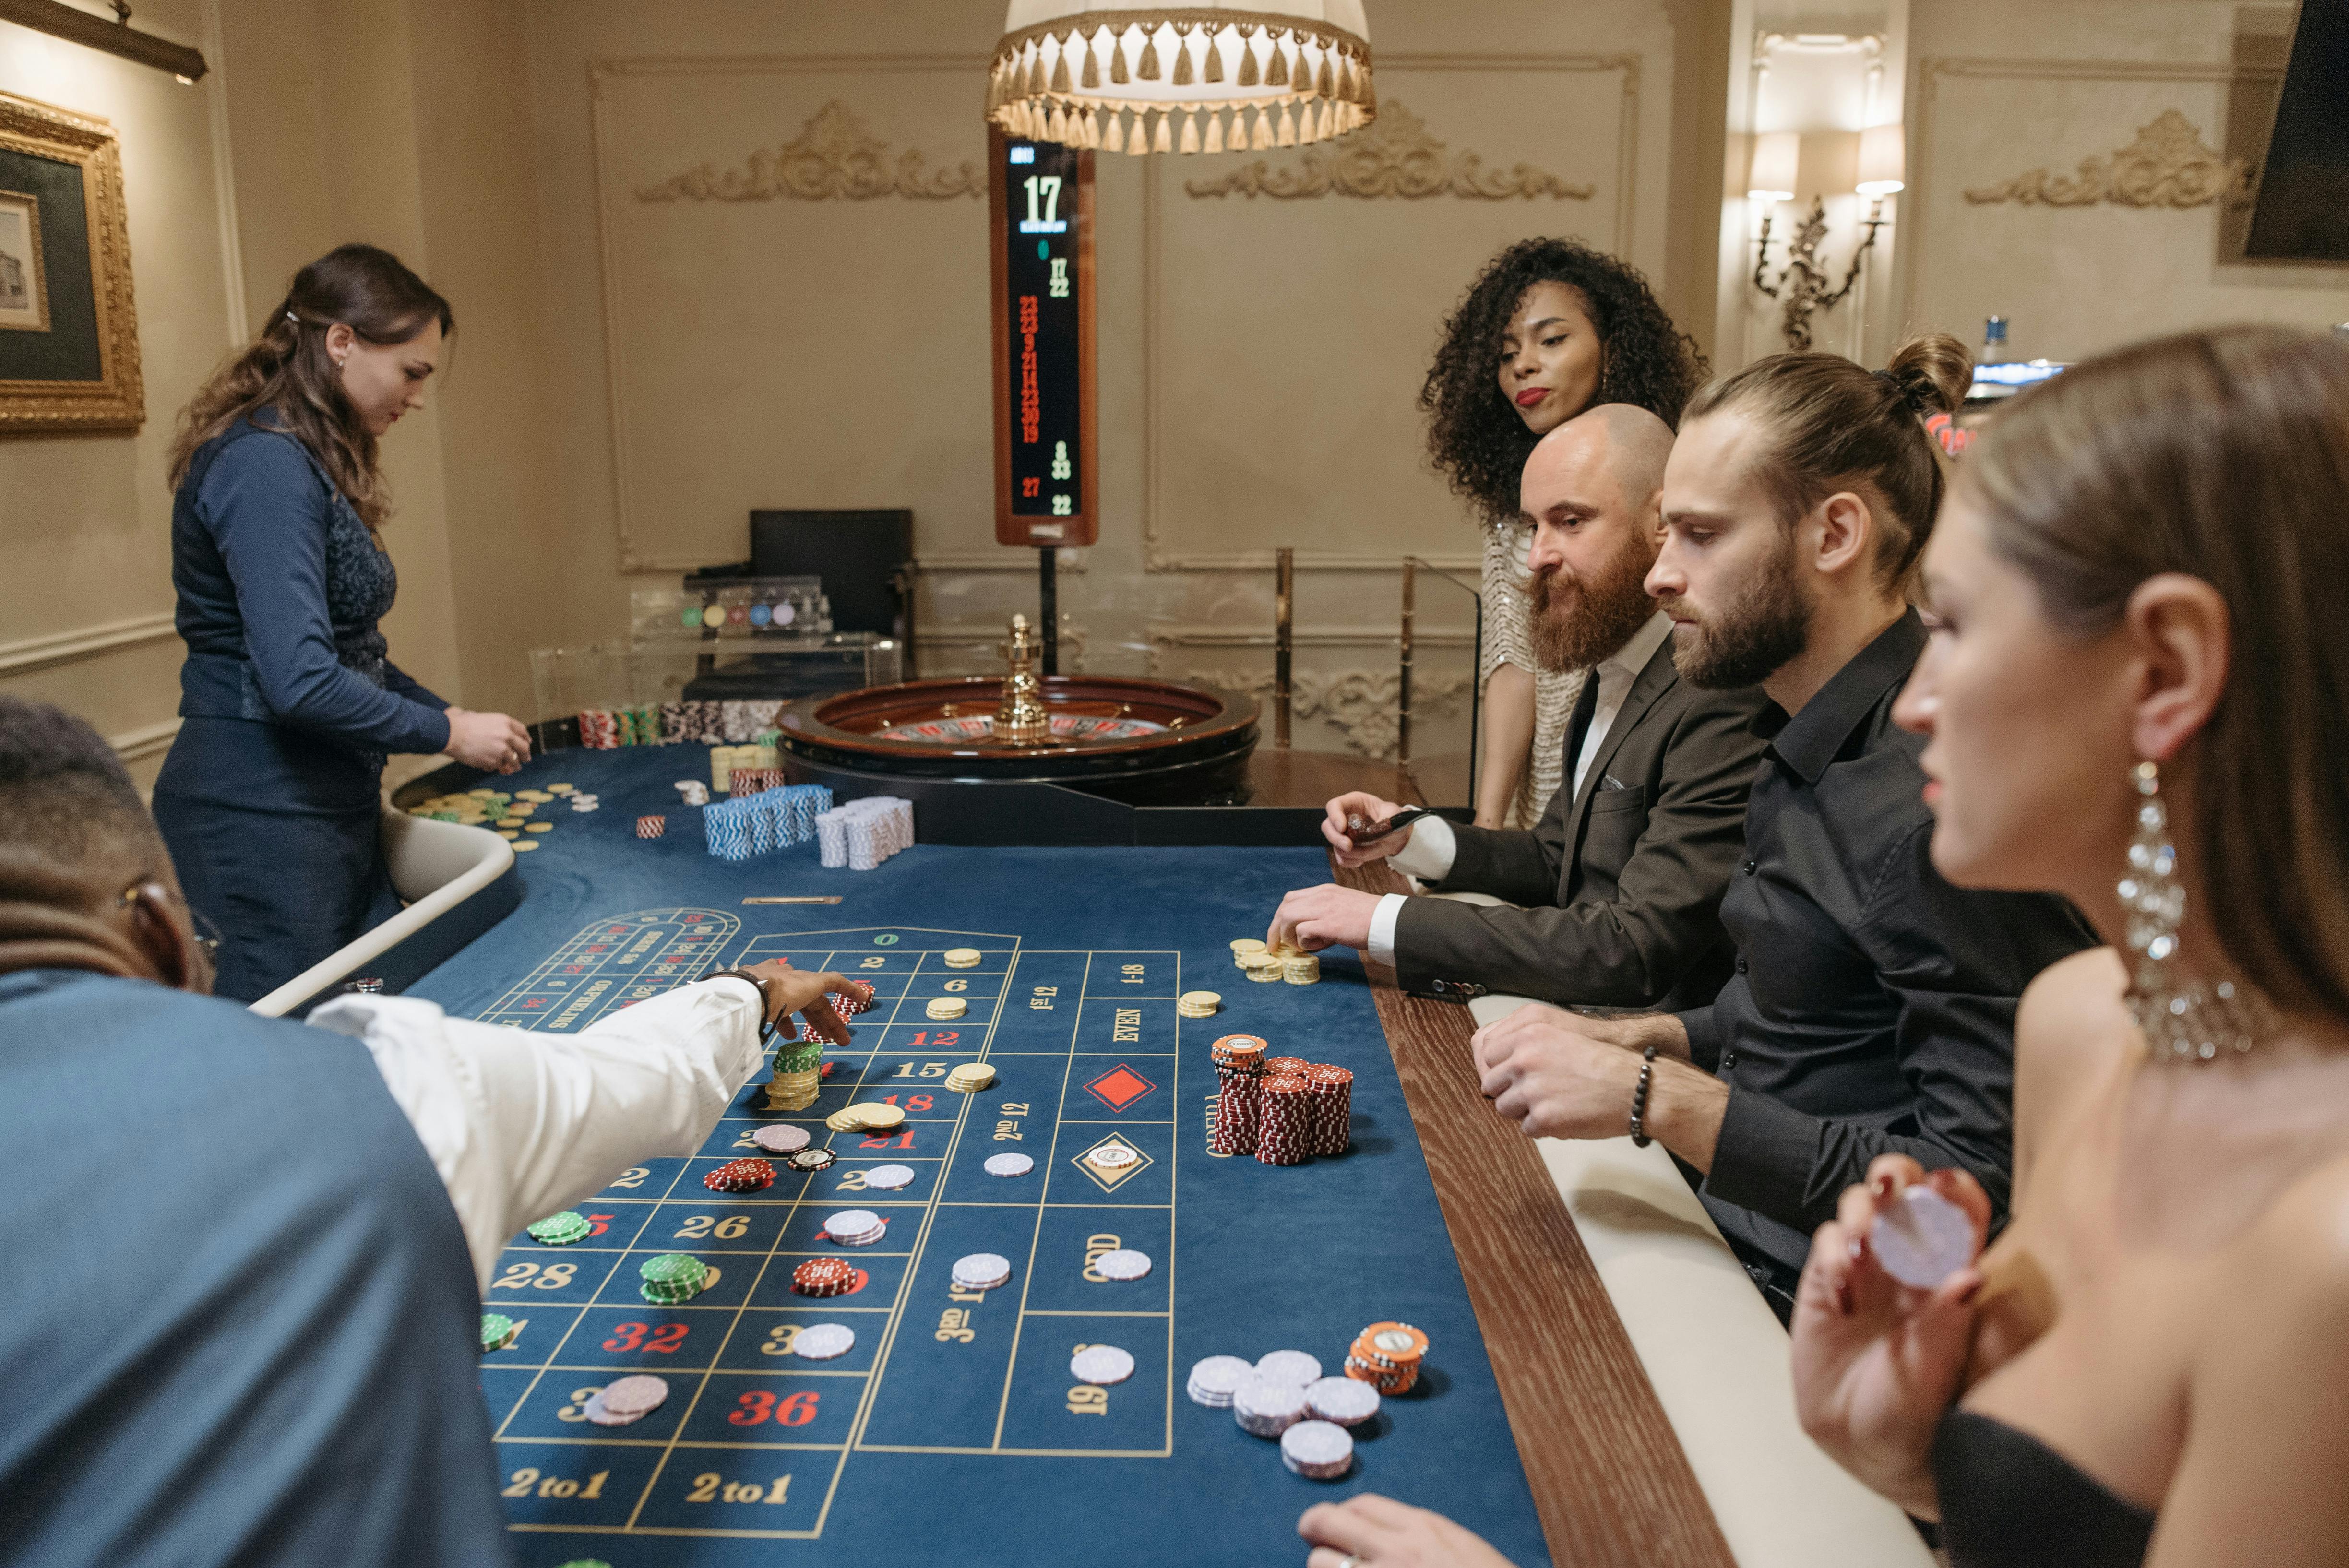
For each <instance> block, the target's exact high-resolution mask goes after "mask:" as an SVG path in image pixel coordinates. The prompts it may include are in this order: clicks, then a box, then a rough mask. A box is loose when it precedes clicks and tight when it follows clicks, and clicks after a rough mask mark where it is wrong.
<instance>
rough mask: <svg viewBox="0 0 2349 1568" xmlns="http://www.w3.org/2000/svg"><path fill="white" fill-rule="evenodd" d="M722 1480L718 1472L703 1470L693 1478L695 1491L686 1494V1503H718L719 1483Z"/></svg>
mask: <svg viewBox="0 0 2349 1568" xmlns="http://www.w3.org/2000/svg"><path fill="white" fill-rule="evenodd" d="M720 1479H721V1478H720V1477H719V1474H718V1472H717V1471H716V1470H703V1471H702V1472H701V1473H700V1474H699V1475H698V1476H695V1477H694V1478H693V1490H692V1491H688V1492H687V1493H686V1494H685V1501H688V1502H715V1501H718V1482H719V1480H720Z"/></svg>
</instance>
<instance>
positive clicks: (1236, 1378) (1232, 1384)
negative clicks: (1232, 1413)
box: [1183, 1356, 1256, 1410]
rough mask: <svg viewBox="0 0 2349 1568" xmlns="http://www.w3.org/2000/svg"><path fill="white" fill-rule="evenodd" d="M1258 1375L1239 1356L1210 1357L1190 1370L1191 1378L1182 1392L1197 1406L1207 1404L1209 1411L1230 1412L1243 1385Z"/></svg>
mask: <svg viewBox="0 0 2349 1568" xmlns="http://www.w3.org/2000/svg"><path fill="white" fill-rule="evenodd" d="M1255 1376H1256V1367H1254V1366H1252V1365H1251V1364H1250V1363H1248V1362H1247V1361H1244V1360H1242V1359H1241V1358H1240V1357H1237V1356H1210V1357H1207V1358H1206V1360H1204V1361H1202V1362H1199V1363H1198V1364H1197V1365H1196V1366H1195V1367H1192V1368H1191V1379H1190V1381H1189V1382H1188V1383H1186V1384H1185V1385H1184V1387H1183V1391H1184V1392H1185V1394H1188V1395H1190V1396H1191V1402H1192V1403H1193V1404H1195V1405H1205V1406H1206V1407H1207V1408H1209V1409H1210V1410H1228V1409H1230V1408H1232V1396H1233V1395H1234V1394H1237V1393H1238V1392H1239V1387H1240V1385H1241V1384H1243V1383H1245V1382H1247V1380H1248V1379H1249V1378H1251V1377H1255Z"/></svg>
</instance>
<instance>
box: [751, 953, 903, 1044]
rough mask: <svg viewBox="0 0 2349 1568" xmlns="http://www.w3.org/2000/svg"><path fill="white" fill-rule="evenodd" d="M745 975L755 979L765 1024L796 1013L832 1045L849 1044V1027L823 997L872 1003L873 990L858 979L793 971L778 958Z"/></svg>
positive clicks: (752, 969) (755, 965) (799, 970)
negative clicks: (830, 995) (764, 1008)
mask: <svg viewBox="0 0 2349 1568" xmlns="http://www.w3.org/2000/svg"><path fill="white" fill-rule="evenodd" d="M747 973H749V974H750V975H754V976H756V977H757V979H758V982H759V995H761V997H763V998H764V999H765V1001H766V1004H767V1022H769V1023H774V1022H776V1021H777V1020H779V1019H781V1018H782V1017H783V1016H786V1015H787V1014H792V1013H797V1014H798V1015H799V1016H801V1017H802V1018H805V1019H806V1020H807V1024H808V1027H809V1028H811V1029H812V1030H814V1031H815V1032H816V1033H817V1034H819V1035H821V1036H823V1037H824V1038H825V1039H827V1040H830V1041H831V1042H832V1043H833V1045H835V1046H844V1045H846V1044H848V1026H847V1024H846V1023H844V1022H843V1021H842V1019H841V1016H840V1015H839V1014H838V1013H837V1012H835V1011H833V1006H832V1004H831V1002H830V1001H828V1000H826V999H825V995H824V994H825V993H826V992H833V993H836V994H837V995H843V996H855V997H858V998H860V999H862V1000H863V1001H864V1002H866V1003H870V1002H871V1001H872V1000H873V987H872V986H870V985H865V984H864V982H863V981H861V980H851V979H850V978H848V976H846V975H831V974H812V973H810V972H809V971H807V970H804V969H794V968H792V966H791V965H788V964H786V963H784V962H783V961H782V960H781V959H780V958H770V959H769V960H767V961H766V962H765V963H764V964H754V965H750V968H749V970H748V971H747Z"/></svg>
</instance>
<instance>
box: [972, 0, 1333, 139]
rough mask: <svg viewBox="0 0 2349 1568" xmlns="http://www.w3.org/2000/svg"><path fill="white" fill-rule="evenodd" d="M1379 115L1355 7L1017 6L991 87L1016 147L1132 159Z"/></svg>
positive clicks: (1267, 3)
mask: <svg viewBox="0 0 2349 1568" xmlns="http://www.w3.org/2000/svg"><path fill="white" fill-rule="evenodd" d="M1377 114H1378V96H1377V94H1376V93H1375V92H1374V91H1373V90H1372V88H1371V40H1370V29H1369V28H1368V26H1366V25H1365V24H1364V23H1363V20H1362V7H1361V0H1252V3H1251V4H1248V5H1217V4H1215V3H1214V0H1206V3H1205V4H1192V5H1126V6H1109V5H1086V4H1084V3H1083V0H1011V9H1010V14H1009V15H1007V16H1006V17H1005V18H1004V22H1003V41H1002V42H1001V43H999V44H998V45H997V46H995V64H994V67H993V70H992V72H991V74H990V76H989V77H988V87H987V117H988V119H991V120H993V121H995V122H996V123H997V124H998V125H1000V126H1001V127H1003V129H1005V130H1006V131H1007V132H1009V134H1011V135H1013V136H1024V137H1028V138H1030V139H1035V140H1040V141H1059V142H1065V143H1067V144H1069V145H1070V146H1072V147H1091V148H1098V149H1099V150H1102V151H1103V152H1127V153H1132V154H1134V155H1136V156H1141V155H1143V154H1147V153H1152V152H1226V151H1230V152H1240V151H1246V150H1250V149H1256V150H1263V149H1266V148H1273V147H1297V146H1300V145H1302V144H1304V143H1307V142H1313V141H1326V140H1328V139H1330V137H1333V136H1343V135H1345V134H1346V133H1347V132H1348V131H1350V130H1356V129H1361V127H1363V126H1365V125H1368V124H1370V123H1371V120H1372V119H1375V118H1376V117H1377Z"/></svg>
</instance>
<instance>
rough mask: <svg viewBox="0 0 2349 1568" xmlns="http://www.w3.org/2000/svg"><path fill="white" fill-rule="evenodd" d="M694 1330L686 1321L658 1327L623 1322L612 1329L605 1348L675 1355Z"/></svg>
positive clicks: (658, 1354)
mask: <svg viewBox="0 0 2349 1568" xmlns="http://www.w3.org/2000/svg"><path fill="white" fill-rule="evenodd" d="M692 1332H693V1327H692V1325H690V1324H685V1323H664V1324H662V1325H661V1326H659V1327H658V1328H655V1327H653V1326H651V1325H650V1324H645V1323H623V1324H621V1325H619V1326H617V1327H616V1328H614V1329H613V1330H612V1337H611V1338H609V1339H606V1340H605V1341H604V1348H605V1349H606V1350H647V1351H650V1352H652V1353H653V1354H654V1355H656V1356H674V1355H676V1354H677V1352H678V1346H681V1345H683V1344H684V1343H685V1336H687V1335H688V1334H690V1333H692ZM647 1336H649V1337H647Z"/></svg>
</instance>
